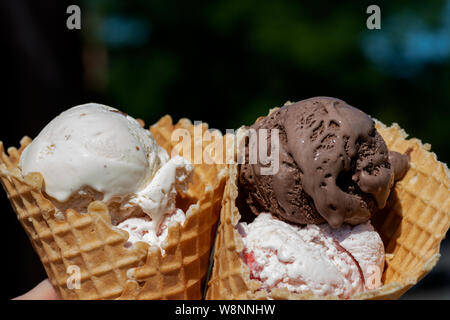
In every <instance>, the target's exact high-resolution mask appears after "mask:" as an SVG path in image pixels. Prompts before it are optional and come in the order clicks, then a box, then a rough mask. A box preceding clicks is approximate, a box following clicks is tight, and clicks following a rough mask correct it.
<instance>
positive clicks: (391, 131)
mask: <svg viewBox="0 0 450 320" xmlns="http://www.w3.org/2000/svg"><path fill="white" fill-rule="evenodd" d="M376 127H377V130H378V131H379V133H380V134H381V135H382V136H383V138H384V140H385V141H386V144H387V146H388V148H389V149H390V150H393V151H398V152H401V153H404V152H405V151H407V150H408V149H411V150H412V151H411V153H410V157H411V162H410V169H409V170H408V173H407V174H406V176H405V177H404V178H403V179H402V180H401V181H398V182H397V183H396V185H395V187H394V190H393V191H392V193H391V195H390V197H389V200H388V204H387V205H386V207H385V209H383V211H382V212H380V213H379V214H377V215H376V216H375V217H373V219H372V224H373V225H374V227H375V229H376V230H377V231H378V232H379V234H380V236H381V238H382V240H383V243H384V246H385V251H386V266H385V270H384V273H383V275H382V283H383V285H382V286H381V287H379V288H378V289H373V290H370V291H366V292H364V293H361V294H358V295H355V296H353V297H351V298H352V299H398V298H400V296H401V295H402V294H403V293H405V292H406V291H407V290H408V289H409V288H411V287H412V286H413V285H414V284H416V283H417V282H418V281H419V280H420V279H422V278H423V277H424V276H425V275H426V274H427V273H428V272H429V271H430V270H431V269H432V268H433V267H434V266H435V265H436V263H437V261H438V260H439V257H440V255H439V247H440V243H441V241H442V239H443V238H444V237H445V234H446V232H447V230H448V229H449V226H450V192H449V187H450V180H449V177H450V174H449V170H448V168H447V166H446V165H445V164H443V163H441V162H439V161H438V160H437V158H436V155H435V154H434V153H431V152H430V151H429V150H430V146H429V145H423V144H422V143H421V142H420V141H419V140H417V139H408V140H407V139H406V138H407V134H406V133H405V132H404V131H403V130H402V129H401V128H400V127H399V126H398V125H397V124H396V123H394V124H393V125H392V126H391V127H386V126H385V125H383V124H382V123H381V122H379V121H376ZM227 169H228V171H229V179H228V181H227V184H226V186H225V191H224V199H223V202H222V210H221V216H220V225H219V229H218V235H217V237H216V243H215V252H214V266H213V271H212V275H211V278H210V281H209V283H208V291H207V295H206V299H212V300H218V299H314V298H318V297H316V296H313V295H311V294H295V293H291V292H289V291H287V289H285V288H283V289H279V288H276V289H273V290H272V291H271V292H270V293H269V292H266V291H265V290H261V283H260V282H259V281H256V280H252V279H250V270H249V268H248V267H247V266H246V264H245V263H244V262H243V260H242V259H241V257H240V252H241V251H242V250H243V242H242V238H241V236H240V234H239V233H238V232H237V230H236V225H237V223H238V222H239V220H240V217H241V215H240V213H239V210H238V208H237V207H236V199H237V196H238V187H237V178H238V168H237V164H232V165H228V167H227ZM320 298H321V299H324V298H325V299H328V298H329V299H335V298H336V297H331V296H330V297H320Z"/></svg>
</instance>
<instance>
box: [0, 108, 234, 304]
mask: <svg viewBox="0 0 450 320" xmlns="http://www.w3.org/2000/svg"><path fill="white" fill-rule="evenodd" d="M177 129H185V130H187V131H188V132H189V133H191V134H192V133H193V131H194V126H193V125H192V124H191V122H190V121H189V120H187V119H181V120H180V121H179V122H178V123H177V124H176V125H173V124H172V119H171V118H170V117H169V116H165V117H163V118H162V119H161V120H160V121H159V122H158V123H156V124H155V125H154V126H152V127H151V128H150V130H151V132H152V133H153V135H154V137H155V139H156V141H157V142H158V143H159V144H160V145H161V146H162V147H164V148H165V149H166V150H167V151H168V152H169V154H170V153H171V151H172V149H173V147H174V146H176V145H177V143H178V141H176V142H172V141H171V135H172V133H173V132H174V131H175V130H177ZM198 129H200V132H204V131H205V130H207V125H205V124H202V125H200V127H198ZM191 136H192V135H191ZM220 139H222V137H220ZM192 140H193V139H192ZM30 142H31V139H29V138H24V139H22V141H21V147H20V148H19V149H18V150H17V149H15V148H9V149H8V154H9V156H8V155H6V154H5V153H4V149H3V145H2V143H1V142H0V177H1V182H2V184H3V187H4V189H5V190H6V192H7V194H8V198H9V199H10V201H11V204H12V206H13V208H14V210H15V212H16V213H17V217H18V219H19V221H20V223H21V224H22V226H23V227H24V229H25V231H26V233H27V235H28V236H29V238H30V240H31V243H32V245H33V247H34V249H35V250H36V252H37V253H38V255H39V257H40V259H41V261H42V263H43V265H44V268H45V270H46V272H47V274H48V277H49V279H50V281H51V283H52V285H53V286H54V288H55V289H56V291H57V292H58V293H59V294H60V295H61V297H62V298H63V299H117V298H118V299H201V298H202V290H203V286H204V284H205V283H204V282H205V278H206V274H207V271H208V265H209V257H210V250H211V246H212V244H213V240H214V233H215V229H216V224H217V221H218V218H219V211H220V205H221V200H222V195H223V189H224V186H225V181H226V170H223V169H224V166H221V165H216V164H194V167H195V169H194V177H193V183H192V184H190V185H189V189H188V191H187V193H186V195H183V196H181V195H180V197H179V199H177V206H179V207H180V208H183V209H184V210H185V212H186V221H185V223H184V225H183V226H180V225H179V224H173V225H170V226H169V230H168V237H167V240H166V246H165V251H166V253H165V255H164V256H162V255H161V251H160V249H159V248H157V247H149V245H148V244H146V243H144V242H137V243H135V244H134V245H133V246H132V247H130V248H126V247H125V246H124V244H125V242H126V241H127V239H128V233H127V232H126V231H122V230H120V229H118V228H116V227H114V226H112V224H111V219H110V216H109V214H108V209H107V207H106V205H105V204H103V203H102V202H99V201H95V202H92V203H91V204H90V205H89V208H88V212H83V213H80V212H76V211H75V210H72V209H69V210H67V211H66V212H65V214H64V216H63V217H62V218H61V217H59V216H55V212H56V211H55V207H54V206H53V204H52V202H51V201H49V200H48V199H47V198H46V197H45V196H44V194H43V192H42V190H43V188H42V187H43V183H44V181H43V179H42V176H41V175H40V174H30V175H27V176H26V177H22V175H21V172H20V170H19V169H18V168H17V165H18V162H19V159H20V154H21V152H22V151H23V150H24V148H25V147H26V146H27V145H28V144H29V143H30ZM194 143H199V141H195V142H194V141H192V145H191V147H192V148H193V147H194ZM209 143H210V142H206V141H204V142H203V146H201V148H202V149H204V148H205V147H206V146H207V145H208V144H209ZM180 154H181V153H180ZM182 155H183V154H182ZM183 156H184V155H183ZM188 160H191V159H188ZM70 266H77V267H79V271H80V276H81V278H80V287H79V289H76V288H73V287H74V285H75V284H76V283H73V282H72V279H73V278H70V276H71V274H72V273H71V272H73V271H71V269H69V267H70ZM69 283H70V284H72V286H70V285H69V286H68V284H69ZM70 287H72V288H73V289H70Z"/></svg>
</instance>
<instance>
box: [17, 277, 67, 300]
mask: <svg viewBox="0 0 450 320" xmlns="http://www.w3.org/2000/svg"><path fill="white" fill-rule="evenodd" d="M59 299H60V297H59V295H58V293H57V292H56V291H55V289H54V288H53V286H52V284H51V283H50V281H48V279H45V280H44V281H42V282H41V283H39V284H38V285H37V286H36V287H34V288H33V289H31V290H30V291H28V292H27V293H25V294H23V295H21V296H18V297H17V298H14V299H13V300H59Z"/></svg>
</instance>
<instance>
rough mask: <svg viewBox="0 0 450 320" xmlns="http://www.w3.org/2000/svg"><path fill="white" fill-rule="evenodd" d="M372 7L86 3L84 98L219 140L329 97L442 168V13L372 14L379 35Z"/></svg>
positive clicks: (406, 4)
mask: <svg viewBox="0 0 450 320" xmlns="http://www.w3.org/2000/svg"><path fill="white" fill-rule="evenodd" d="M370 4H373V2H372V1H370V2H369V1H359V2H357V3H356V2H346V3H342V2H340V1H313V2H309V3H308V4H306V3H303V2H302V3H300V1H289V0H284V1H256V0H228V1H225V0H221V1H196V2H188V1H174V0H169V1H137V0H134V1H119V0H89V1H88V0H86V1H84V2H83V4H82V11H83V17H84V18H83V19H85V20H84V21H87V25H86V26H85V27H83V32H84V46H85V51H86V52H92V50H91V49H92V48H100V49H101V50H103V52H105V55H104V56H103V58H102V59H103V60H104V66H103V67H102V64H101V63H99V64H95V63H87V64H86V65H88V66H89V68H94V69H95V68H97V67H98V68H100V69H99V70H97V72H95V70H94V72H90V71H92V70H87V71H88V72H86V73H87V74H89V75H90V77H91V78H90V79H88V81H86V84H87V86H88V88H87V89H88V90H90V92H91V93H92V95H93V96H95V97H98V99H102V101H98V102H104V103H109V104H111V105H114V106H116V107H119V108H121V109H122V110H124V111H126V112H128V113H130V114H131V115H133V116H135V117H140V118H142V119H144V120H145V121H146V122H147V123H153V122H155V121H157V120H158V118H159V117H161V116H162V115H164V114H167V113H168V114H171V115H172V116H173V117H174V118H175V120H178V118H180V117H188V118H190V119H191V120H203V121H205V122H208V123H209V124H210V126H211V127H214V128H218V129H221V130H225V128H237V127H239V126H241V125H244V124H245V125H249V124H251V123H252V122H253V121H254V120H255V119H256V118H257V117H258V116H260V115H265V114H267V112H268V110H269V108H272V107H275V106H280V105H282V104H283V103H284V102H285V101H287V100H291V101H297V100H301V99H305V98H309V97H312V96H317V95H322V96H334V97H337V98H341V99H343V100H345V101H346V102H348V103H349V104H351V105H353V106H355V107H358V108H360V109H362V110H363V111H365V112H367V113H369V114H370V115H372V116H373V117H375V118H378V119H379V120H381V121H383V122H385V123H386V124H390V123H392V122H398V123H399V124H400V125H401V126H402V127H403V128H404V129H405V130H406V131H407V132H408V133H409V134H410V135H411V136H415V137H418V138H420V139H422V140H423V141H424V142H428V143H431V144H432V147H433V151H435V152H436V153H437V154H438V157H439V159H441V160H442V161H444V162H448V161H449V160H450V150H449V148H448V147H447V146H448V145H447V143H448V140H449V139H450V129H449V125H448V123H447V122H448V120H450V112H449V109H450V43H449V42H448V41H447V42H446V39H445V37H446V35H448V39H450V1H422V2H411V1H391V2H377V3H376V4H378V5H379V6H380V8H381V14H382V18H381V26H382V29H381V30H368V29H367V28H366V19H367V17H368V14H366V8H367V6H369V5H370ZM441 38H442V40H440V39H441ZM85 58H86V59H88V60H89V59H94V58H93V57H92V56H91V55H89V54H87V55H86V57H85ZM102 68H103V69H102ZM96 81H97V82H99V84H98V85H95V83H96Z"/></svg>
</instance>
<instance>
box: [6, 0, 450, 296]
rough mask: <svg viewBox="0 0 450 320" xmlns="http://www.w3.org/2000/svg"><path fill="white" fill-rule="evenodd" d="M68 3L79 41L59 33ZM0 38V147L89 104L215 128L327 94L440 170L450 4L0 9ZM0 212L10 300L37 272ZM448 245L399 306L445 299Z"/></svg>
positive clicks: (449, 108) (21, 1)
mask: <svg viewBox="0 0 450 320" xmlns="http://www.w3.org/2000/svg"><path fill="white" fill-rule="evenodd" d="M71 4H77V5H79V6H80V8H81V21H82V25H81V30H68V29H67V28H66V20H67V18H68V16H69V15H68V14H67V13H66V8H67V7H68V6H69V5H71ZM370 4H378V5H379V6H380V8H381V14H382V20H381V27H382V28H381V30H368V29H367V28H366V19H367V17H368V14H366V8H367V6H368V5H370ZM0 28H1V31H0V32H2V36H3V37H2V39H3V41H2V43H3V44H4V48H2V52H3V53H4V55H3V58H2V62H3V73H2V76H3V79H4V81H3V85H2V86H1V88H2V103H1V104H0V105H1V111H2V112H1V113H0V120H1V124H0V140H2V141H3V142H4V144H5V146H6V147H8V146H17V145H18V142H19V140H20V138H21V137H22V136H23V135H29V136H30V137H35V136H36V135H37V134H38V133H39V131H40V130H41V129H42V128H43V127H44V126H45V125H46V124H47V123H48V122H49V121H50V120H51V119H53V118H54V117H55V116H56V115H58V114H59V113H60V112H62V111H64V110H65V109H68V108H70V107H72V106H75V105H77V104H81V103H86V102H98V103H103V104H108V105H111V106H113V107H116V108H119V109H121V110H122V111H125V112H127V113H129V114H130V115H132V116H134V117H137V118H142V119H144V120H145V121H146V123H147V124H151V123H154V122H155V121H157V120H158V119H159V118H160V117H161V116H163V115H165V114H170V115H172V117H173V118H174V119H175V120H178V119H179V118H181V117H187V118H190V119H191V120H202V121H205V122H207V123H209V124H210V126H211V127H214V128H217V129H220V130H222V131H224V130H225V129H226V128H238V127H240V126H241V125H243V124H246V125H248V124H251V123H252V122H253V121H254V120H255V119H256V117H258V116H260V115H265V114H267V112H268V109H269V108H272V107H275V106H280V105H282V104H283V103H284V102H285V101H287V100H291V101H298V100H302V99H305V98H309V97H312V96H317V95H322V96H323V95H325V96H334V97H337V98H341V99H343V100H345V101H346V102H348V103H349V104H351V105H353V106H355V107H358V108H360V109H362V110H363V111H365V112H366V113H368V114H370V115H371V116H373V117H375V118H377V119H379V120H381V121H383V122H384V123H386V124H390V123H392V122H398V123H399V124H400V126H402V127H403V128H404V129H405V130H406V131H407V132H408V133H409V134H410V135H411V136H415V137H419V138H420V139H421V140H422V141H423V142H427V143H430V144H431V145H432V150H433V151H434V152H436V153H437V155H438V158H439V160H441V161H443V162H446V163H448V162H449V160H450V149H449V148H448V141H449V139H450V129H449V125H448V120H450V1H449V0H446V1H421V2H413V1H395V3H394V1H391V2H382V1H358V3H356V2H353V3H350V2H349V3H347V4H343V3H341V2H340V1H310V2H308V3H301V4H300V1H289V0H284V1H257V0H229V1H206V0H205V1H196V2H195V3H194V2H191V1H174V0H165V1H162V0H160V1H136V0H134V1H117V0H89V1H88V0H86V1H62V0H60V1H32V0H30V1H25V0H6V1H5V0H3V1H1V2H0ZM5 71H6V72H5ZM0 205H1V208H2V214H3V215H4V220H3V224H4V227H3V230H6V233H5V232H3V233H2V234H3V236H4V239H3V246H4V247H5V248H6V250H5V251H4V254H5V256H4V259H6V261H5V260H3V261H2V265H3V268H6V270H5V271H4V273H3V274H4V275H7V276H6V277H7V279H6V280H7V282H6V285H5V286H4V290H3V292H4V294H5V296H6V298H7V299H10V298H12V297H15V296H17V295H19V294H22V293H24V292H25V291H27V290H29V289H31V288H32V287H33V286H34V285H36V284H37V283H38V282H39V281H40V280H42V279H43V278H44V277H45V272H44V270H43V268H42V266H41V264H40V261H39V259H38V257H37V255H36V254H35V253H34V251H33V249H32V247H31V245H30V243H29V241H28V238H27V237H26V235H25V232H24V231H23V229H22V227H21V226H20V224H19V222H18V221H17V219H16V217H15V214H14V212H13V210H12V209H11V206H10V204H9V201H8V200H7V198H6V195H5V193H4V192H0ZM448 242H449V241H448V240H445V241H444V242H443V246H442V248H441V253H442V255H443V257H442V258H441V260H440V262H439V264H438V266H437V267H436V268H435V269H433V271H432V272H431V273H430V274H429V275H428V276H426V278H425V279H423V280H422V281H421V282H420V283H419V284H418V285H417V286H415V287H414V288H413V289H411V290H410V291H409V292H408V293H406V294H405V295H404V298H406V299H407V298H424V299H428V298H430V299H444V298H445V299H450V246H449V244H448ZM5 272H6V273H5Z"/></svg>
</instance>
